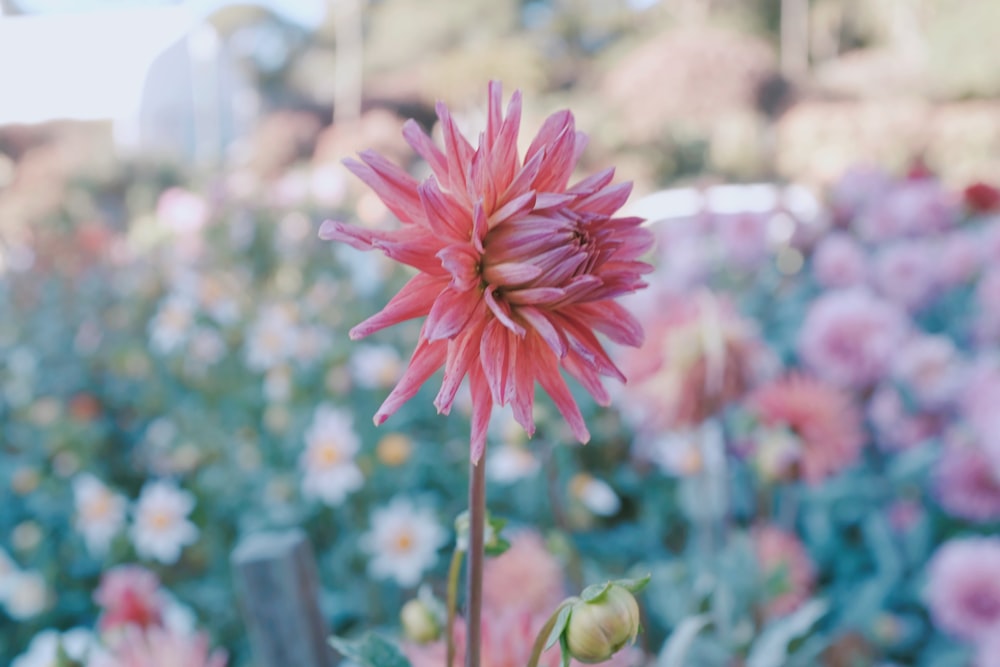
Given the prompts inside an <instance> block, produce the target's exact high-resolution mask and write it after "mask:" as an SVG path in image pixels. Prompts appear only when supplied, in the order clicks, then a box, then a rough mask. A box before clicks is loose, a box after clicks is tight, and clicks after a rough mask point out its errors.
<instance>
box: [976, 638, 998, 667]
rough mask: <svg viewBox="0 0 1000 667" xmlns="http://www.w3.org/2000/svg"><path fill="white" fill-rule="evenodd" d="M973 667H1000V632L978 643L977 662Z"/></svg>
mask: <svg viewBox="0 0 1000 667" xmlns="http://www.w3.org/2000/svg"><path fill="white" fill-rule="evenodd" d="M973 667H1000V632H995V633H993V634H991V635H988V636H986V637H984V638H983V639H982V640H981V641H979V642H977V643H976V661H975V663H974V665H973Z"/></svg>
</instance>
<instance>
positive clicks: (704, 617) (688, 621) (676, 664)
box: [656, 614, 712, 667]
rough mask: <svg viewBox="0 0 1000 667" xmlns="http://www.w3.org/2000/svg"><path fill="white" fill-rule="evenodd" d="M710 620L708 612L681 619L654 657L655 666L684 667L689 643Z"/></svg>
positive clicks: (689, 646)
mask: <svg viewBox="0 0 1000 667" xmlns="http://www.w3.org/2000/svg"><path fill="white" fill-rule="evenodd" d="M711 622H712V618H711V617H710V616H709V615H708V614H699V615H697V616H689V617H688V618H685V619H684V620H683V621H681V623H680V625H678V626H677V627H676V628H675V629H674V631H673V633H671V635H670V639H668V640H667V642H666V643H665V644H664V645H663V649H662V650H661V651H660V656H659V657H658V658H657V659H656V667H685V665H686V663H685V659H686V658H687V653H688V651H689V650H690V649H691V644H692V643H693V642H694V640H695V638H696V637H697V636H698V633H700V632H701V631H702V630H704V629H705V628H706V627H707V626H708V625H709V624H710V623H711Z"/></svg>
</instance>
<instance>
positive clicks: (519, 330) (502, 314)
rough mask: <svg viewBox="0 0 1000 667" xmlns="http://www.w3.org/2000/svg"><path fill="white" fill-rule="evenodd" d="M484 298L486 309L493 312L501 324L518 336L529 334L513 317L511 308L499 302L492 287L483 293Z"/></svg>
mask: <svg viewBox="0 0 1000 667" xmlns="http://www.w3.org/2000/svg"><path fill="white" fill-rule="evenodd" d="M483 297H484V298H485V300H486V307H487V308H489V309H490V311H492V312H493V315H494V316H496V318H497V319H498V320H500V323H501V324H503V325H504V326H505V327H507V328H508V329H510V330H511V331H513V332H514V333H516V334H517V335H518V336H524V334H525V333H527V332H526V330H525V328H524V327H522V326H521V325H520V324H518V323H517V322H515V321H514V320H513V318H512V317H511V313H510V306H508V305H507V304H506V303H504V302H501V301H497V298H496V296H494V294H493V287H492V286H490V287H487V288H486V290H485V291H484V292H483Z"/></svg>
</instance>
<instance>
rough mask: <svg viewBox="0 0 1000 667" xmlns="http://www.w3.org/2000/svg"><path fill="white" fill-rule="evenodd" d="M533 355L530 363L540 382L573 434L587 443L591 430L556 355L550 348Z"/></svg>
mask: <svg viewBox="0 0 1000 667" xmlns="http://www.w3.org/2000/svg"><path fill="white" fill-rule="evenodd" d="M533 356H534V360H533V361H532V362H529V363H531V364H532V365H533V366H534V367H535V368H537V373H538V376H537V377H538V383H539V384H540V385H542V389H544V390H545V391H546V393H548V395H549V396H551V397H552V400H553V402H554V403H555V404H556V407H557V408H558V409H559V412H560V414H562V416H563V419H565V420H566V423H568V424H569V427H570V430H571V431H572V432H573V436H574V437H575V438H576V439H577V440H579V441H580V442H582V443H587V442H588V441H589V440H590V432H589V431H588V430H587V424H586V423H585V422H584V421H583V415H581V414H580V407H579V406H578V405H577V404H576V401H575V400H573V395H572V394H571V393H570V391H569V387H567V386H566V381H565V380H564V379H563V377H562V375H561V374H560V373H559V367H558V366H557V365H556V361H555V357H554V356H552V355H551V354H550V353H549V351H548V350H543V351H539V352H537V353H536V354H534V355H533Z"/></svg>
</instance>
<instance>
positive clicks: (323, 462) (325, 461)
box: [315, 440, 343, 468]
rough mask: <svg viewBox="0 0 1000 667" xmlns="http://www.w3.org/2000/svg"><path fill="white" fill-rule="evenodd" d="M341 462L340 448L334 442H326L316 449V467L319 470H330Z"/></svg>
mask: <svg viewBox="0 0 1000 667" xmlns="http://www.w3.org/2000/svg"><path fill="white" fill-rule="evenodd" d="M342 460H343V456H341V455H340V448H339V447H338V446H337V442H336V441H335V440H326V441H324V442H322V443H320V445H319V447H317V448H316V454H315V461H316V465H318V466H320V467H321V468H332V467H334V466H335V465H337V464H338V463H340V462H341V461H342Z"/></svg>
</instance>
